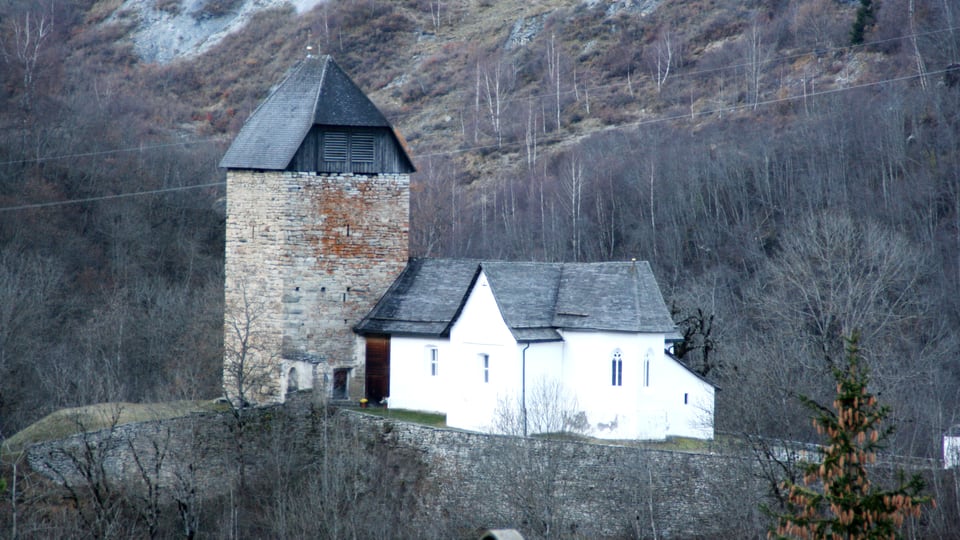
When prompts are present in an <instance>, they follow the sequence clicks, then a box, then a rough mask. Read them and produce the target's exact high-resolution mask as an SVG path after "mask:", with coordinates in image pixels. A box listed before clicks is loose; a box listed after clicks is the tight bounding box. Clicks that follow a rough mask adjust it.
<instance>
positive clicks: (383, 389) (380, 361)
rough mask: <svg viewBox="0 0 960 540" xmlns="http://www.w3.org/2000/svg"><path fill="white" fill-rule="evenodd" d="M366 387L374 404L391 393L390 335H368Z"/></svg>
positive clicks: (367, 393) (368, 397) (367, 395)
mask: <svg viewBox="0 0 960 540" xmlns="http://www.w3.org/2000/svg"><path fill="white" fill-rule="evenodd" d="M366 387H367V388H366V398H367V399H368V400H369V401H370V403H371V404H372V405H376V404H379V403H380V401H381V400H382V399H383V398H385V397H387V396H389V395H390V336H367V381H366Z"/></svg>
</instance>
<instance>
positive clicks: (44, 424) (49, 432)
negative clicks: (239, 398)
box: [0, 400, 225, 460]
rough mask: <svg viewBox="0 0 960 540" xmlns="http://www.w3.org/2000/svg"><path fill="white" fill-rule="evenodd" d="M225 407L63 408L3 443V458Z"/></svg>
mask: <svg viewBox="0 0 960 540" xmlns="http://www.w3.org/2000/svg"><path fill="white" fill-rule="evenodd" d="M223 407H225V406H224V405H220V404H218V403H216V402H215V401H209V400H208V401H171V402H167V403H99V404H96V405H86V406H84V407H74V408H70V409H61V410H59V411H56V412H53V413H50V414H48V415H47V416H45V417H43V418H41V419H40V420H38V421H37V422H35V423H33V424H32V425H30V426H28V427H26V428H24V429H23V430H21V431H19V432H18V433H16V434H14V435H13V436H12V437H10V438H9V439H7V440H5V441H3V446H2V447H0V456H2V457H3V458H4V460H6V459H7V458H8V457H14V456H15V455H16V454H19V453H20V452H22V451H23V449H24V448H26V447H27V446H29V445H31V444H34V443H38V442H44V441H55V440H59V439H64V438H66V437H69V436H71V435H75V434H77V433H82V432H84V431H96V430H100V429H104V428H108V427H110V426H119V425H122V424H129V423H131V422H145V421H149V420H163V419H166V418H178V417H181V416H187V415H188V414H191V413H194V412H213V411H218V410H220V409H222V408H223Z"/></svg>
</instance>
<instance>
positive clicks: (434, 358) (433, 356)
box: [427, 347, 440, 377]
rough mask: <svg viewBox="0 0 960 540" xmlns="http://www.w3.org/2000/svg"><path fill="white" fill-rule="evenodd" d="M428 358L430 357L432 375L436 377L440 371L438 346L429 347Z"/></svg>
mask: <svg viewBox="0 0 960 540" xmlns="http://www.w3.org/2000/svg"><path fill="white" fill-rule="evenodd" d="M427 358H429V359H430V376H431V377H436V376H437V374H438V373H440V351H438V350H437V348H436V347H428V348H427Z"/></svg>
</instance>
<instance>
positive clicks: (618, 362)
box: [610, 349, 623, 386]
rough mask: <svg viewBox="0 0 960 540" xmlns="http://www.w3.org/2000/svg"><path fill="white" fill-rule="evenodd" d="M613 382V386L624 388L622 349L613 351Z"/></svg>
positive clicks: (611, 362) (611, 365) (611, 364)
mask: <svg viewBox="0 0 960 540" xmlns="http://www.w3.org/2000/svg"><path fill="white" fill-rule="evenodd" d="M610 371H611V382H612V383H613V386H623V353H622V352H621V351H620V349H616V350H615V351H613V357H612V358H611V360H610Z"/></svg>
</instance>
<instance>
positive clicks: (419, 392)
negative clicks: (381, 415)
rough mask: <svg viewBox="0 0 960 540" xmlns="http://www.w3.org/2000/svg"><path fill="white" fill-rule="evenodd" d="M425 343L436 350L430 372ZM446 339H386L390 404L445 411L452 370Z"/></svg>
mask: <svg viewBox="0 0 960 540" xmlns="http://www.w3.org/2000/svg"><path fill="white" fill-rule="evenodd" d="M428 347H436V348H437V352H438V354H439V362H438V370H437V375H436V376H433V375H431V371H430V358H429V356H428V353H427V348H428ZM450 351H451V349H450V341H449V340H448V339H446V338H422V337H397V336H394V337H393V338H391V339H390V408H392V409H412V410H416V411H428V412H439V413H446V412H447V408H448V405H449V398H448V391H449V390H450V388H451V386H450V383H449V382H448V379H451V378H452V377H453V375H454V373H453V358H452V357H451V354H450Z"/></svg>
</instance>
